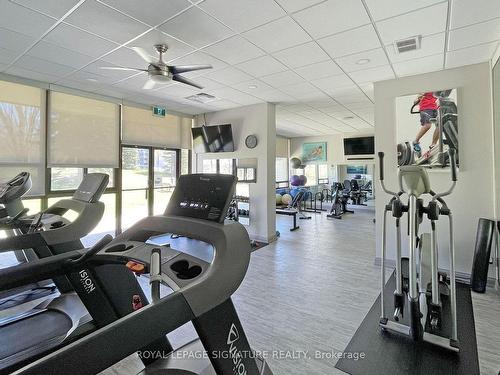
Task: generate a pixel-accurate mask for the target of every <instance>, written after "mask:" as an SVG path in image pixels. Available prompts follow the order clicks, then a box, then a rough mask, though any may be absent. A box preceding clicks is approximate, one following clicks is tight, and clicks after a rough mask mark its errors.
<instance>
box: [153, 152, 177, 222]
mask: <svg viewBox="0 0 500 375" xmlns="http://www.w3.org/2000/svg"><path fill="white" fill-rule="evenodd" d="M178 168H179V165H178V162H177V151H175V150H166V149H158V148H156V149H154V150H153V214H154V215H160V214H162V213H163V212H165V209H166V208H167V204H168V201H169V200H170V197H171V196H172V192H173V191H174V188H175V184H176V183H177V176H178Z"/></svg>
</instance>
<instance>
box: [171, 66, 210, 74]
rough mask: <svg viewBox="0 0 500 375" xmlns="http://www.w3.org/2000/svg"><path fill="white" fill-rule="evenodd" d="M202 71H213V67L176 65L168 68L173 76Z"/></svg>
mask: <svg viewBox="0 0 500 375" xmlns="http://www.w3.org/2000/svg"><path fill="white" fill-rule="evenodd" d="M202 69H212V65H175V66H169V67H168V70H170V72H171V73H172V74H181V73H187V72H192V71H194V70H202Z"/></svg>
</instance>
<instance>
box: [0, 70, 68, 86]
mask: <svg viewBox="0 0 500 375" xmlns="http://www.w3.org/2000/svg"><path fill="white" fill-rule="evenodd" d="M5 73H7V74H11V75H13V76H19V77H23V78H28V79H34V80H36V81H41V82H47V83H53V82H56V81H57V80H58V79H59V77H58V76H53V75H51V74H46V73H40V72H34V71H32V70H29V69H24V68H21V67H19V66H12V67H10V68H9V69H7V70H5Z"/></svg>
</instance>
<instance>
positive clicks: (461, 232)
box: [375, 63, 494, 274]
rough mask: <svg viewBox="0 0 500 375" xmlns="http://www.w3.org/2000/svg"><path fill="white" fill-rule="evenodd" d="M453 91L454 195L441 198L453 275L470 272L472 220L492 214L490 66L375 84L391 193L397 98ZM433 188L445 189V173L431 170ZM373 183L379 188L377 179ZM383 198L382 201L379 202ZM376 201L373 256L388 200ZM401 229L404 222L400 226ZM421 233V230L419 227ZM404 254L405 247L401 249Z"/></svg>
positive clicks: (442, 234) (443, 261)
mask: <svg viewBox="0 0 500 375" xmlns="http://www.w3.org/2000/svg"><path fill="white" fill-rule="evenodd" d="M447 87H451V88H453V87H457V88H458V92H457V96H458V103H459V105H460V109H459V113H460V119H459V144H460V172H459V175H458V179H459V180H458V184H457V187H456V189H455V191H454V193H453V194H452V195H451V196H450V197H448V198H447V199H446V200H447V202H448V204H449V206H450V208H451V209H452V211H453V213H454V219H455V244H456V266H457V271H458V272H461V273H465V274H469V273H470V270H471V265H472V257H473V252H474V242H475V234H476V227H477V221H478V219H479V218H480V217H486V218H492V217H493V216H494V174H493V159H494V154H493V126H492V98H491V68H490V65H489V63H483V64H476V65H469V66H466V67H461V68H457V69H450V70H445V71H440V72H434V73H428V74H422V75H418V76H412V77H405V78H400V79H395V80H389V81H382V82H377V83H376V84H375V141H376V150H377V151H384V152H385V154H386V157H385V159H386V160H385V182H386V184H387V186H388V187H389V188H393V189H396V177H397V168H396V158H397V156H396V140H397V134H396V133H397V130H396V128H397V127H396V109H395V103H396V100H395V99H396V98H397V97H399V96H404V95H409V94H413V93H416V92H423V91H436V90H440V89H443V88H447ZM430 178H431V183H432V188H433V190H435V191H437V192H439V191H443V190H445V189H447V187H448V186H449V185H450V176H449V173H448V172H447V171H431V172H430ZM375 180H376V181H377V184H378V176H376V178H375ZM382 197H384V198H385V199H380V198H382ZM378 198H379V199H378V200H377V203H376V218H377V252H376V254H377V257H379V256H380V251H381V246H380V245H381V243H380V240H381V237H382V226H381V223H382V214H383V208H384V204H385V203H386V201H388V199H389V197H388V196H387V195H386V194H382V193H381V194H380V195H379V197H378ZM446 224H447V223H446V219H444V220H442V221H441V225H440V227H441V228H440V231H439V238H440V240H439V248H440V249H441V254H440V259H439V260H440V267H443V268H447V267H448V261H447V256H446V252H445V250H446V249H447V247H446V246H447V238H446V230H445V229H446ZM402 227H403V228H405V227H406V223H403V225H402ZM392 229H393V228H392V227H391V230H390V231H388V251H389V252H388V256H389V258H392V259H393V258H394V253H393V251H392V250H393V249H394V247H395V241H394V238H395V235H394V231H393V230H392ZM423 229H424V230H425V228H423ZM403 250H404V251H406V249H403Z"/></svg>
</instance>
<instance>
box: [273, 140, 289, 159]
mask: <svg viewBox="0 0 500 375" xmlns="http://www.w3.org/2000/svg"><path fill="white" fill-rule="evenodd" d="M276 157H277V158H287V159H288V138H283V137H276Z"/></svg>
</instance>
